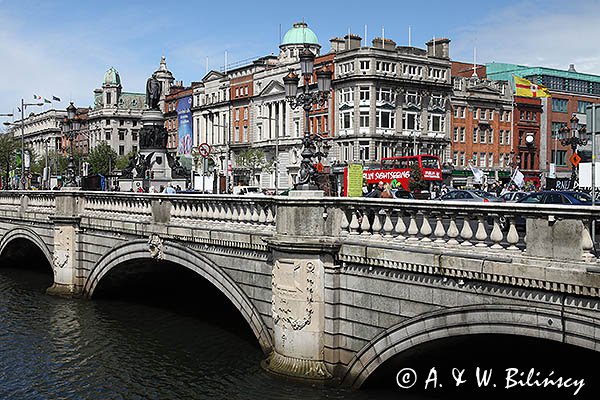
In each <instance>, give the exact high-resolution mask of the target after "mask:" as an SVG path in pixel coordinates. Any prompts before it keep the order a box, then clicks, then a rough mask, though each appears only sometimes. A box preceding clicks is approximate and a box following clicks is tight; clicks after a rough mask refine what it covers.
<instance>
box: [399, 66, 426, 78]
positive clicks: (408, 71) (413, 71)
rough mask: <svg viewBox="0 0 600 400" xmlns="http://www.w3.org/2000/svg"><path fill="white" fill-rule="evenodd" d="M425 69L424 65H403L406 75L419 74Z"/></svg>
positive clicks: (403, 71)
mask: <svg viewBox="0 0 600 400" xmlns="http://www.w3.org/2000/svg"><path fill="white" fill-rule="evenodd" d="M422 71H423V67H418V66H416V65H407V64H405V65H403V66H402V73H403V74H404V75H411V76H418V75H421V73H422Z"/></svg>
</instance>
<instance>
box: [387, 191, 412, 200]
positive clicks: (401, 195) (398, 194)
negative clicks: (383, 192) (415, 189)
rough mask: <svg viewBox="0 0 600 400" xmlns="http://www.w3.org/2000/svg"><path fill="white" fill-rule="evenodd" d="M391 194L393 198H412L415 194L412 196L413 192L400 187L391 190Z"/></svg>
mask: <svg viewBox="0 0 600 400" xmlns="http://www.w3.org/2000/svg"><path fill="white" fill-rule="evenodd" d="M392 194H393V195H394V198H395V199H414V198H415V196H413V194H412V193H411V192H409V191H408V190H402V189H397V190H392Z"/></svg>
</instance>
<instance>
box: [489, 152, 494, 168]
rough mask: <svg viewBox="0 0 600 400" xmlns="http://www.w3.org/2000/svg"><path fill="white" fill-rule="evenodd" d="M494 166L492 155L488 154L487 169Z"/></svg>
mask: <svg viewBox="0 0 600 400" xmlns="http://www.w3.org/2000/svg"><path fill="white" fill-rule="evenodd" d="M493 166H494V153H488V167H493Z"/></svg>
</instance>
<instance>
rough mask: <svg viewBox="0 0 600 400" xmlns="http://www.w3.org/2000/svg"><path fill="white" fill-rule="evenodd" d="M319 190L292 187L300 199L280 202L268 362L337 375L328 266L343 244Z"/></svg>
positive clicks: (279, 368)
mask: <svg viewBox="0 0 600 400" xmlns="http://www.w3.org/2000/svg"><path fill="white" fill-rule="evenodd" d="M318 192H319V191H315V192H313V193H309V192H307V191H298V192H296V193H298V194H299V196H296V195H295V194H294V195H293V194H292V193H294V191H291V192H290V196H291V197H298V202H295V203H292V204H289V205H287V204H286V205H281V206H279V207H278V209H277V233H276V234H275V235H274V236H273V237H272V238H269V239H268V240H267V243H268V244H269V247H270V248H271V249H272V251H273V259H274V265H273V274H272V291H273V295H272V303H271V307H272V308H271V309H272V315H273V344H274V346H273V351H272V352H271V354H269V356H268V358H267V359H266V360H265V362H264V364H263V365H264V366H265V368H266V369H267V370H269V371H271V372H273V373H276V374H279V375H285V376H290V377H294V378H301V379H308V380H324V379H329V378H331V377H332V375H331V373H330V372H329V371H328V369H327V366H326V364H325V360H324V350H325V344H324V337H325V269H326V268H331V267H333V266H334V257H333V255H334V254H335V252H336V251H337V249H338V247H339V243H338V242H337V241H336V238H335V236H334V235H332V233H333V231H332V227H331V222H330V221H331V220H330V219H329V217H328V214H327V209H326V208H325V207H324V206H323V205H322V204H321V203H320V202H319V199H318V197H319V196H318V195H319V193H318ZM320 193H321V196H322V193H323V192H320ZM311 194H312V196H310V197H313V199H311V198H310V197H308V195H311ZM314 197H316V198H314ZM332 219H333V218H332Z"/></svg>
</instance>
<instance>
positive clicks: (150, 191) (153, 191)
mask: <svg viewBox="0 0 600 400" xmlns="http://www.w3.org/2000/svg"><path fill="white" fill-rule="evenodd" d="M148 193H156V188H155V187H154V186H150V189H148Z"/></svg>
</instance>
